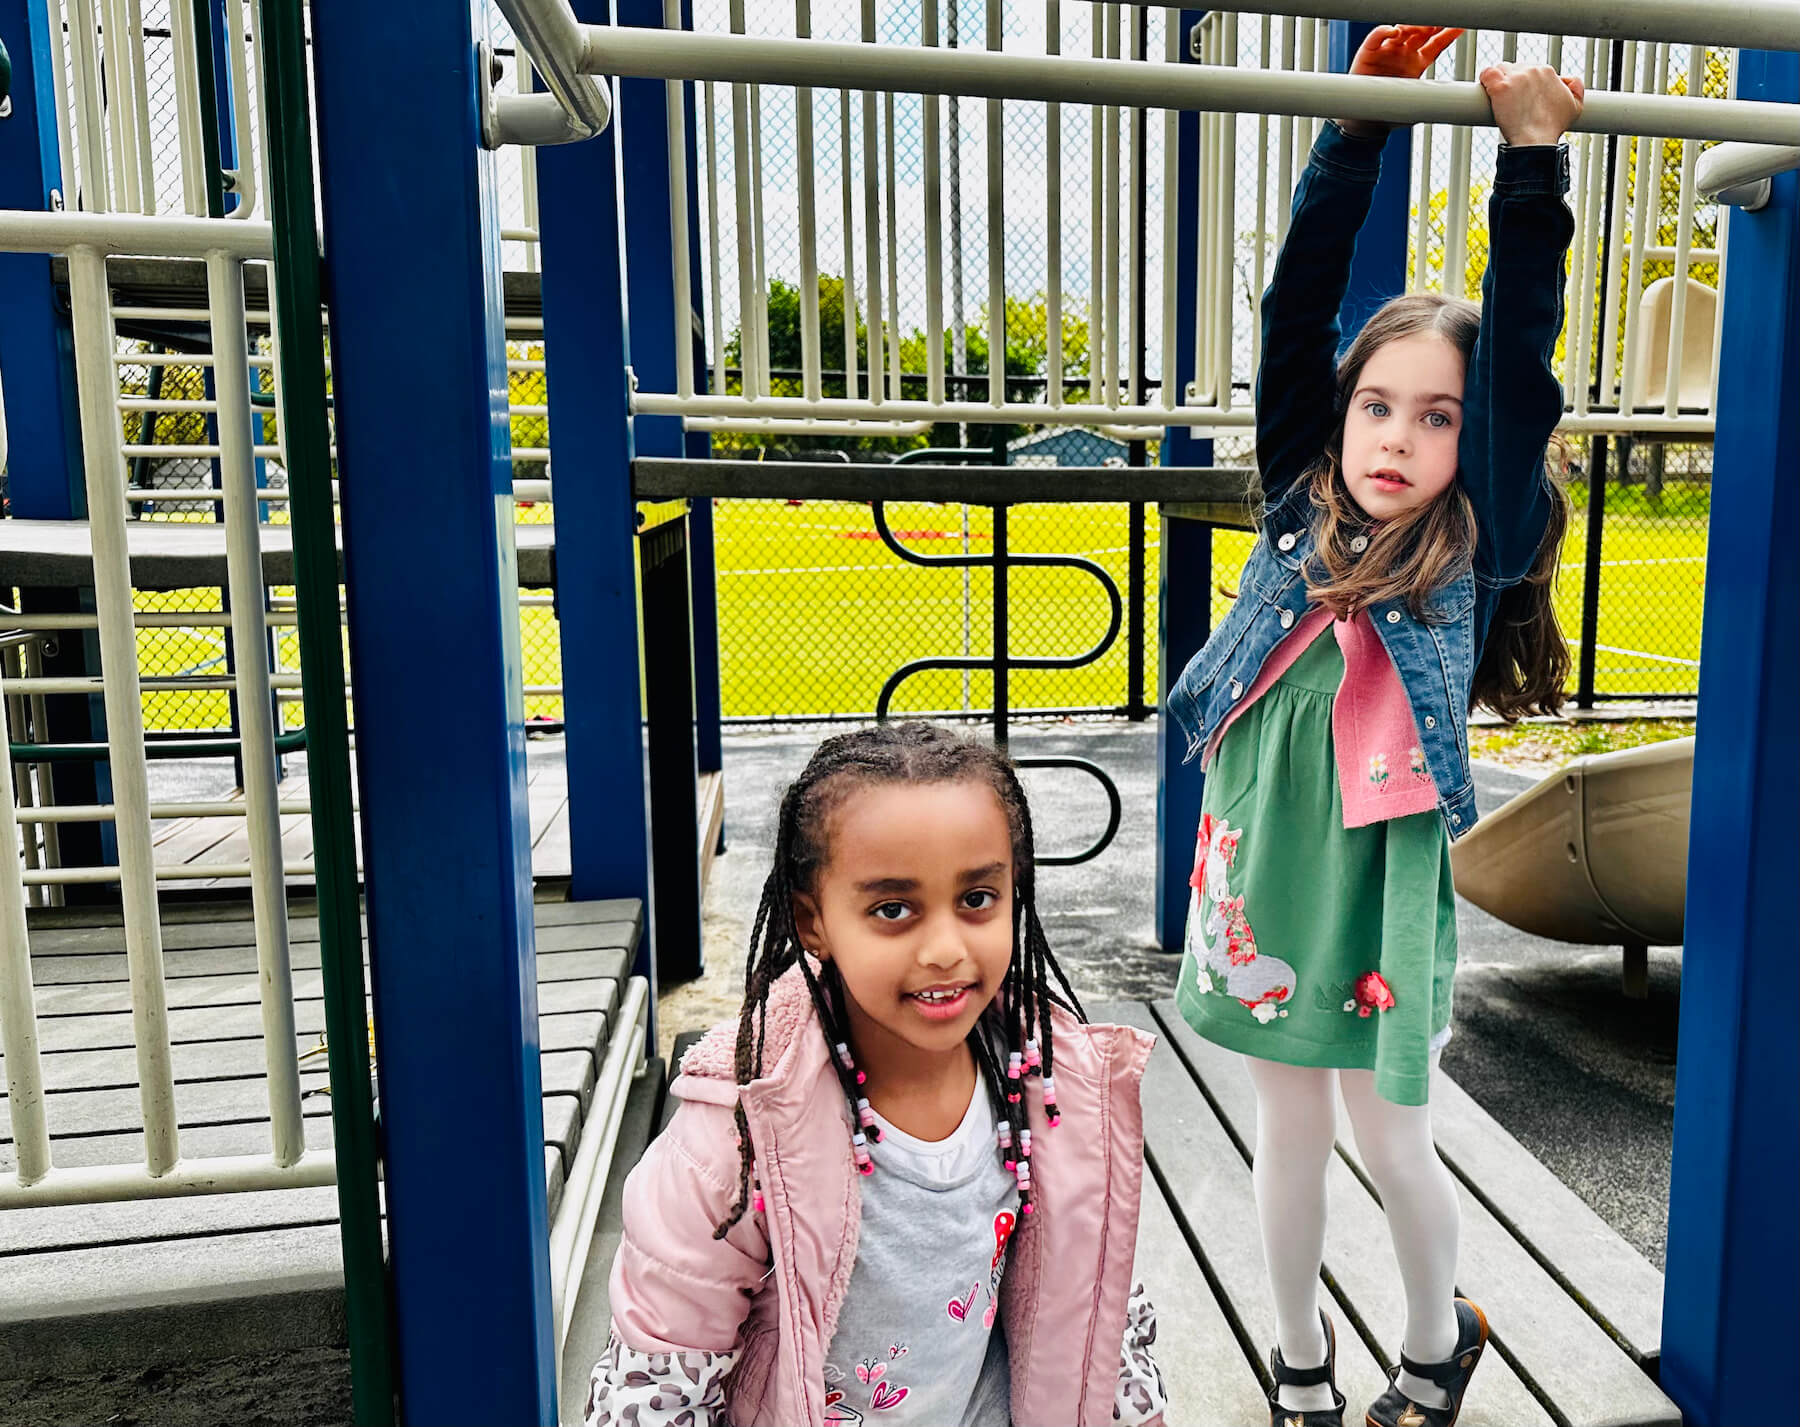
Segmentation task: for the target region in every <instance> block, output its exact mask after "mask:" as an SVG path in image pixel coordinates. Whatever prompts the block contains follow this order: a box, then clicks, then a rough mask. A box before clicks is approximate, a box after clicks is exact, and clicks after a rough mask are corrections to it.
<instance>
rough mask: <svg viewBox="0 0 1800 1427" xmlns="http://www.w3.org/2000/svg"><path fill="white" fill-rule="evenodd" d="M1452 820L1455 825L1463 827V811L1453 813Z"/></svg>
mask: <svg viewBox="0 0 1800 1427" xmlns="http://www.w3.org/2000/svg"><path fill="white" fill-rule="evenodd" d="M1450 821H1451V823H1452V824H1454V825H1455V826H1457V827H1461V826H1462V814H1461V813H1451V814H1450Z"/></svg>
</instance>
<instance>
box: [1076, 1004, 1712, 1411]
mask: <svg viewBox="0 0 1800 1427" xmlns="http://www.w3.org/2000/svg"><path fill="white" fill-rule="evenodd" d="M1095 1014H1096V1015H1097V1016H1099V1017H1101V1018H1104V1019H1109V1020H1118V1021H1124V1022H1128V1023H1130V1024H1133V1025H1137V1026H1140V1027H1141V1028H1143V1029H1144V1030H1148V1031H1152V1032H1154V1033H1155V1034H1156V1036H1157V1038H1158V1042H1157V1046H1156V1049H1155V1051H1154V1052H1153V1053H1152V1056H1151V1060H1150V1067H1149V1071H1148V1073H1147V1074H1146V1076H1145V1079H1144V1112H1145V1123H1146V1135H1145V1140H1146V1143H1145V1156H1146V1159H1147V1161H1148V1165H1149V1169H1150V1173H1149V1175H1148V1176H1146V1179H1145V1185H1144V1208H1143V1217H1142V1220H1141V1222H1140V1227H1139V1231H1138V1266H1139V1272H1140V1274H1141V1276H1142V1277H1143V1279H1144V1282H1145V1285H1146V1287H1147V1288H1148V1289H1149V1291H1150V1294H1151V1296H1152V1298H1153V1299H1154V1300H1155V1301H1156V1303H1157V1305H1158V1308H1159V1318H1160V1322H1161V1331H1160V1333H1159V1346H1160V1351H1159V1353H1158V1362H1159V1363H1160V1364H1161V1366H1162V1370H1163V1373H1164V1376H1165V1378H1166V1379H1167V1380H1168V1386H1169V1393H1170V1400H1171V1403H1172V1405H1173V1407H1174V1410H1173V1411H1172V1412H1171V1417H1170V1420H1171V1421H1185V1422H1208V1423H1210V1422H1255V1421H1259V1420H1260V1419H1261V1414H1262V1413H1263V1412H1264V1411H1265V1410H1266V1404H1265V1403H1264V1399H1263V1392H1264V1385H1263V1379H1264V1375H1265V1373H1266V1371H1267V1368H1266V1362H1265V1359H1266V1355H1267V1352H1268V1345H1269V1344H1270V1343H1271V1342H1273V1341H1274V1310H1273V1307H1272V1303H1271V1300H1270V1296H1269V1289H1268V1283H1267V1278H1266V1274H1265V1270H1264V1267H1263V1260H1262V1250H1261V1248H1260V1245H1259V1240H1258V1234H1257V1226H1256V1205H1255V1201H1254V1198H1253V1196H1252V1190H1251V1182H1250V1160H1251V1158H1252V1150H1253V1147H1254V1144H1255V1115H1256V1107H1255V1099H1254V1096H1253V1093H1252V1091H1251V1088H1250V1083H1249V1081H1248V1079H1247V1078H1246V1077H1245V1076H1244V1075H1243V1073H1242V1071H1241V1069H1240V1068H1239V1067H1238V1066H1237V1064H1236V1063H1235V1057H1233V1056H1232V1055H1231V1053H1229V1052H1227V1051H1223V1050H1221V1049H1219V1048H1218V1047H1217V1046H1214V1045H1212V1044H1211V1043H1210V1042H1208V1041H1204V1040H1202V1039H1201V1038H1200V1037H1199V1036H1196V1035H1195V1034H1194V1033H1193V1032H1192V1031H1191V1030H1189V1029H1188V1027H1187V1025H1186V1024H1185V1023H1184V1022H1183V1021H1182V1019H1181V1017H1180V1016H1179V1015H1178V1014H1177V1013H1176V1011H1175V1006H1174V1003H1173V1002H1171V1001H1161V1002H1157V1003H1155V1004H1153V1005H1146V1004H1144V1003H1142V1002H1133V1003H1128V1004H1124V1005H1112V1006H1105V1007H1101V1008H1098V1009H1096V1011H1095ZM1432 1115H1433V1123H1434V1125H1435V1127H1436V1131H1437V1141H1438V1149H1439V1151H1440V1152H1441V1153H1442V1155H1443V1156H1444V1159H1445V1160H1446V1162H1447V1163H1448V1164H1449V1166H1450V1169H1451V1171H1452V1173H1453V1174H1454V1176H1455V1178H1456V1181H1457V1189H1458V1194H1459V1196H1460V1199H1461V1203H1462V1248H1461V1256H1460V1262H1459V1273H1458V1280H1457V1288H1458V1291H1459V1292H1462V1293H1464V1294H1466V1295H1468V1296H1469V1297H1470V1298H1472V1299H1474V1300H1475V1301H1476V1302H1478V1303H1480V1304H1481V1306H1482V1308H1483V1309H1484V1310H1485V1312H1486V1313H1487V1315H1488V1320H1489V1322H1490V1323H1491V1324H1492V1326H1493V1339H1492V1343H1491V1346H1492V1347H1493V1349H1494V1351H1492V1352H1490V1353H1489V1354H1488V1358H1487V1361H1486V1362H1485V1363H1484V1364H1483V1366H1482V1369H1481V1372H1480V1374H1479V1375H1478V1376H1477V1377H1476V1379H1475V1386H1474V1389H1473V1390H1472V1392H1471V1394H1470V1396H1469V1400H1468V1403H1467V1406H1466V1408H1465V1411H1464V1414H1463V1418H1462V1421H1463V1422H1464V1423H1465V1424H1467V1427H1502V1424H1504V1427H1551V1424H1553V1423H1554V1424H1567V1427H1627V1424H1631V1427H1639V1425H1640V1424H1642V1427H1648V1424H1665V1423H1667V1424H1677V1423H1679V1422H1680V1421H1681V1415H1680V1413H1679V1412H1678V1411H1677V1410H1676V1407H1675V1405H1674V1404H1673V1403H1672V1402H1670V1401H1669V1399H1668V1398H1667V1397H1665V1396H1664V1395H1663V1393H1662V1392H1661V1391H1660V1389H1658V1387H1657V1385H1656V1383H1655V1381H1654V1380H1653V1377H1652V1373H1654V1371H1655V1364H1656V1360H1657V1358H1658V1354H1659V1351H1660V1344H1661V1338H1662V1298H1663V1283H1662V1275H1661V1274H1660V1273H1658V1272H1657V1271H1656V1269H1655V1268H1653V1267H1652V1266H1651V1265H1650V1264H1649V1263H1647V1262H1646V1261H1645V1260H1644V1259H1643V1258H1642V1257H1641V1256H1640V1255H1639V1254H1638V1253H1637V1251H1636V1250H1635V1249H1633V1248H1632V1247H1631V1246H1630V1245H1628V1244H1627V1243H1625V1241H1624V1240H1623V1239H1621V1238H1620V1237H1619V1236H1618V1235H1617V1234H1616V1233H1615V1232H1614V1231H1613V1230H1612V1229H1611V1228H1610V1227H1608V1226H1607V1225H1606V1224H1605V1223H1604V1222H1603V1221H1602V1220H1601V1219H1600V1218H1599V1216H1598V1215H1596V1214H1595V1213H1594V1212H1593V1211H1592V1210H1591V1209H1589V1208H1588V1207H1587V1205H1586V1204H1584V1203H1583V1202H1582V1201H1581V1200H1580V1199H1578V1198H1577V1197H1576V1196H1575V1195H1574V1194H1573V1193H1572V1192H1571V1191H1570V1190H1569V1189H1568V1188H1566V1187H1565V1186H1564V1185H1563V1184H1562V1182H1561V1181H1560V1180H1558V1179H1557V1178H1556V1177H1555V1176H1554V1175H1553V1174H1551V1173H1550V1171H1549V1170H1548V1169H1546V1168H1545V1167H1544V1166H1543V1165H1542V1164H1540V1163H1539V1162H1538V1161H1537V1160H1536V1159H1535V1158H1533V1157H1532V1155H1531V1154H1530V1153H1529V1152H1528V1151H1527V1150H1525V1149H1524V1148H1523V1147H1522V1146H1521V1145H1519V1143H1518V1142H1517V1141H1516V1140H1514V1139H1513V1138H1512V1136H1511V1135H1509V1134H1508V1133H1507V1132H1506V1131H1505V1130H1504V1129H1503V1128H1502V1127H1501V1126H1500V1125H1499V1124H1497V1123H1496V1122H1495V1121H1494V1120H1493V1119H1492V1118H1490V1117H1489V1116H1488V1115H1487V1113H1486V1112H1485V1111H1483V1110H1482V1109H1481V1107H1480V1106H1479V1105H1477V1104H1476V1103H1475V1102H1474V1101H1473V1100H1472V1099H1470V1098H1469V1096H1468V1095H1467V1094H1465V1093H1464V1092H1463V1091H1462V1090H1461V1089H1460V1088H1458V1086H1457V1085H1456V1084H1455V1083H1454V1082H1453V1081H1451V1080H1449V1079H1448V1078H1447V1077H1445V1076H1443V1075H1439V1076H1438V1077H1437V1078H1436V1080H1435V1082H1434V1084H1433V1086H1432ZM1330 1195H1331V1226H1330V1229H1329V1232H1328V1234H1327V1238H1326V1244H1325V1266H1324V1273H1323V1277H1324V1280H1325V1285H1326V1289H1327V1294H1326V1297H1325V1299H1324V1302H1325V1306H1326V1307H1327V1308H1328V1309H1329V1311H1330V1312H1331V1313H1332V1314H1333V1316H1334V1317H1335V1318H1336V1319H1337V1321H1338V1326H1339V1330H1340V1331H1339V1333H1338V1383H1339V1386H1340V1388H1341V1389H1342V1390H1343V1392H1344V1394H1345V1395H1346V1396H1347V1397H1348V1398H1349V1400H1350V1403H1351V1405H1352V1407H1354V1408H1358V1409H1359V1410H1360V1407H1361V1406H1362V1405H1363V1404H1366V1403H1368V1402H1370V1401H1371V1400H1373V1398H1374V1397H1375V1395H1376V1394H1377V1393H1378V1392H1379V1391H1380V1390H1381V1389H1382V1388H1383V1387H1384V1386H1385V1384H1386V1377H1385V1364H1388V1363H1392V1362H1395V1361H1397V1360H1398V1356H1399V1349H1400V1331H1401V1327H1402V1323H1403V1319H1404V1317H1405V1309H1404V1304H1403V1300H1402V1298H1401V1294H1400V1281H1399V1277H1398V1275H1397V1274H1396V1272H1395V1269H1394V1262H1393V1254H1392V1250H1391V1248H1390V1247H1389V1242H1388V1233H1387V1227H1386V1225H1385V1223H1384V1222H1383V1221H1382V1218H1381V1206H1380V1202H1379V1200H1378V1199H1377V1197H1376V1195H1375V1193H1374V1191H1373V1189H1372V1188H1371V1187H1370V1185H1369V1181H1368V1179H1367V1177H1366V1176H1365V1175H1364V1174H1363V1172H1362V1168H1361V1165H1360V1163H1359V1161H1358V1159H1357V1155H1356V1150H1355V1146H1354V1145H1353V1144H1352V1143H1351V1142H1350V1140H1349V1138H1348V1136H1346V1137H1345V1138H1344V1139H1342V1140H1340V1141H1339V1144H1338V1157H1337V1159H1336V1160H1335V1161H1334V1162H1333V1163H1332V1166H1331V1175H1330ZM1175 1345H1180V1350H1179V1351H1177V1350H1176V1347H1175Z"/></svg>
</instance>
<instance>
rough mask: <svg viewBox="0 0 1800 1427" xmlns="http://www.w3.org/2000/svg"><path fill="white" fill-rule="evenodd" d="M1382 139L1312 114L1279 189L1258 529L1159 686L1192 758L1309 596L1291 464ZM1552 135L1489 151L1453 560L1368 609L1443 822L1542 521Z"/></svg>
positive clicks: (1303, 436) (1561, 206)
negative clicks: (1467, 528)
mask: <svg viewBox="0 0 1800 1427" xmlns="http://www.w3.org/2000/svg"><path fill="white" fill-rule="evenodd" d="M1381 146H1382V145H1381V141H1379V140H1370V139H1360V138H1356V137H1353V136H1351V135H1348V134H1346V133H1344V132H1343V131H1342V130H1341V129H1339V128H1338V127H1337V125H1336V124H1332V123H1327V124H1325V125H1324V126H1323V128H1322V129H1321V130H1320V133H1319V137H1318V140H1317V142H1316V143H1314V145H1313V150H1312V159H1311V162H1310V163H1309V164H1308V165H1307V168H1306V172H1305V173H1304V174H1303V175H1302V176H1301V179H1300V184H1299V187H1298V188H1297V189H1296V190H1295V192H1294V205H1293V212H1292V216H1291V219H1290V222H1289V226H1288V234H1287V240H1286V242H1284V243H1283V245H1282V248H1281V254H1280V256H1279V258H1278V259H1277V260H1276V264H1275V275H1274V278H1273V280H1272V281H1271V282H1270V284H1269V289H1268V291H1267V292H1266V293H1265V294H1264V295H1263V308H1262V323H1263V340H1262V352H1263V359H1262V366H1261V368H1260V369H1259V371H1258V372H1257V379H1256V457H1257V464H1258V466H1259V467H1260V469H1261V473H1262V488H1263V500H1264V506H1263V511H1262V519H1261V532H1260V534H1259V536H1258V538H1257V542H1256V546H1255V548H1254V549H1253V550H1252V552H1251V555H1250V559H1249V561H1248V563H1247V564H1246V565H1245V566H1244V573H1243V576H1242V578H1241V580H1240V582H1239V586H1238V598H1237V602H1236V604H1234V605H1233V606H1232V609H1231V612H1230V614H1228V615H1227V616H1226V617H1225V619H1224V620H1223V621H1222V622H1221V623H1220V625H1219V627H1218V628H1217V629H1216V630H1215V631H1214V632H1213V635H1212V638H1210V639H1209V640H1207V642H1206V647H1205V648H1203V649H1202V650H1201V651H1200V652H1199V653H1198V654H1196V655H1195V656H1194V657H1193V659H1192V660H1190V661H1189V663H1188V666H1187V668H1186V669H1185V670H1183V671H1182V675H1181V678H1180V679H1179V680H1178V681H1177V682H1176V685H1175V687H1174V689H1173V690H1172V691H1171V692H1170V694H1169V696H1168V700H1167V707H1168V711H1169V713H1170V714H1171V715H1172V716H1173V718H1174V719H1175V722H1176V724H1177V725H1178V726H1179V727H1180V729H1181V731H1182V734H1183V736H1184V738H1185V739H1186V743H1187V751H1186V755H1185V758H1184V760H1183V761H1184V762H1185V761H1188V760H1191V759H1193V758H1195V757H1197V756H1198V755H1199V754H1200V752H1201V751H1202V749H1204V748H1205V746H1206V742H1207V740H1208V739H1209V738H1211V737H1212V735H1213V734H1214V733H1215V732H1217V730H1218V728H1219V726H1220V725H1221V724H1222V723H1223V722H1224V721H1225V719H1226V717H1227V715H1229V714H1230V712H1231V710H1232V708H1233V707H1234V706H1235V705H1236V703H1237V701H1238V700H1239V699H1241V698H1242V697H1243V696H1244V694H1245V692H1246V691H1247V690H1248V689H1249V688H1250V685H1251V684H1252V683H1253V682H1254V680H1255V679H1256V676H1257V673H1258V671H1259V670H1260V669H1261V668H1262V666H1263V661H1264V660H1266V659H1267V658H1268V657H1269V655H1270V653H1271V652H1273V650H1274V649H1275V647H1276V646H1277V645H1278V644H1280V643H1281V641H1282V639H1283V638H1285V637H1286V635H1287V633H1288V631H1289V630H1291V629H1293V628H1294V626H1295V625H1296V624H1298V623H1299V621H1300V618H1301V616H1302V615H1304V614H1305V613H1306V612H1307V611H1308V610H1309V609H1311V608H1313V607H1314V605H1313V604H1312V603H1311V602H1309V601H1308V599H1307V595H1306V583H1307V582H1306V577H1305V574H1304V570H1305V567H1306V564H1307V561H1308V560H1309V559H1310V557H1311V556H1312V554H1313V548H1314V545H1313V531H1312V526H1311V515H1312V506H1311V502H1310V500H1309V498H1308V495H1307V489H1306V483H1305V482H1304V480H1303V479H1302V477H1303V476H1304V475H1305V474H1306V472H1307V470H1308V469H1309V468H1310V467H1311V465H1312V463H1313V462H1314V461H1315V460H1316V459H1317V458H1318V456H1319V454H1320V453H1321V452H1322V451H1323V450H1324V449H1325V444H1326V442H1327V441H1328V440H1329V439H1330V437H1331V434H1332V432H1333V430H1334V427H1335V425H1336V422H1337V421H1338V419H1339V416H1340V413H1339V412H1338V411H1337V409H1336V406H1337V403H1336V391H1337V370H1336V367H1337V349H1338V343H1339V339H1340V336H1341V333H1340V329H1339V326H1338V309H1339V306H1340V305H1341V304H1342V302H1343V298H1344V292H1345V289H1346V288H1347V287H1348V285H1349V281H1350V262H1351V258H1352V256H1353V255H1354V253H1355V251H1356V234H1357V231H1358V230H1359V229H1360V228H1361V227H1362V223H1363V220H1364V219H1365V218H1366V217H1367V216H1368V212H1369V205H1370V200H1371V196H1372V195H1373V194H1374V191H1375V181H1376V179H1377V177H1378V176H1379V175H1380V172H1381ZM1568 175H1569V165H1568V150H1567V149H1566V148H1564V147H1560V146H1559V147H1555V148H1552V147H1549V146H1542V147H1531V148H1511V147H1505V146H1503V147H1502V148H1501V150H1500V157H1499V165H1498V169H1497V171H1496V174H1495V179H1494V188H1493V193H1492V196H1491V197H1490V199H1489V202H1488V243H1489V246H1488V266H1487V272H1486V274H1485V275H1484V276H1483V278H1482V283H1481V291H1482V317H1481V331H1480V335H1479V336H1478V337H1477V339H1476V343H1475V351H1474V354H1473V355H1472V357H1471V358H1470V361H1469V369H1468V374H1467V377H1466V379H1465V381H1464V387H1463V427H1462V432H1461V435H1460V439H1459V444H1458V465H1457V477H1456V478H1457V479H1458V480H1459V481H1461V482H1462V485H1463V489H1464V491H1466V492H1467V493H1468V496H1469V501H1470V504H1471V505H1472V506H1473V507H1474V511H1475V522H1476V545H1475V549H1474V551H1473V554H1472V559H1471V562H1470V565H1469V566H1468V567H1467V568H1466V569H1465V570H1464V571H1463V572H1462V573H1461V574H1459V575H1457V576H1455V577H1454V578H1452V579H1451V580H1450V581H1449V582H1448V583H1446V584H1444V585H1442V586H1440V587H1439V588H1438V589H1437V590H1435V591H1433V592H1432V594H1431V596H1430V597H1429V599H1428V600H1426V601H1425V602H1424V605H1425V615H1426V617H1425V618H1424V619H1419V618H1416V617H1415V616H1414V615H1413V613H1412V611H1411V610H1410V609H1409V608H1408V607H1407V605H1406V603H1405V602H1404V601H1399V602H1384V603H1380V604H1376V605H1373V606H1371V607H1370V609H1369V617H1370V619H1371V620H1372V621H1373V622H1374V625H1375V629H1376V631H1377V633H1378V634H1379V635H1380V637H1381V642H1382V644H1383V646H1384V647H1385V648H1386V649H1387V652H1388V657H1389V658H1391V659H1392V660H1393V661H1394V668H1395V670H1396V671H1397V672H1398V673H1399V676H1400V681H1401V683H1402V685H1404V687H1405V689H1406V694H1407V701H1408V702H1409V703H1410V704H1411V706H1412V715H1413V723H1414V726H1415V727H1416V728H1417V730H1418V733H1419V742H1420V746H1421V747H1422V748H1423V749H1424V752H1425V764H1426V767H1427V769H1428V770H1429V772H1430V774H1431V778H1432V782H1433V783H1434V784H1436V786H1437V789H1438V806H1439V808H1440V810H1441V811H1442V813H1443V816H1444V821H1445V824H1446V827H1447V830H1448V832H1449V834H1450V836H1451V837H1452V838H1456V837H1460V836H1461V835H1462V834H1463V833H1465V832H1467V831H1468V830H1469V829H1470V828H1471V827H1473V826H1474V825H1475V820H1476V812H1475V788H1474V783H1473V781H1472V778H1471V774H1470V769H1469V738H1468V711H1469V695H1470V688H1471V685H1472V684H1473V682H1474V677H1475V669H1476V666H1477V664H1478V663H1479V662H1480V656H1481V651H1482V648H1483V646H1484V645H1485V643H1486V640H1487V634H1488V627H1489V625H1490V623H1491V622H1492V620H1493V617H1494V609H1495V606H1496V604H1497V603H1498V601H1499V598H1500V594H1501V591H1502V590H1504V589H1505V588H1506V587H1507V586H1508V585H1511V584H1515V583H1517V582H1518V581H1519V580H1521V579H1523V578H1524V577H1525V575H1526V574H1527V573H1528V572H1529V571H1530V569H1531V566H1532V563H1533V561H1534V560H1535V558H1536V555H1537V550H1538V546H1539V543H1540V542H1541V541H1542V539H1543V535H1544V531H1545V529H1546V528H1547V525H1548V521H1549V512H1550V505H1549V496H1548V494H1547V492H1546V491H1545V488H1544V479H1543V462H1544V448H1545V445H1546V444H1547V443H1548V441H1549V439H1550V437H1551V435H1552V434H1553V433H1554V432H1555V430H1556V426H1557V423H1558V422H1559V421H1561V419H1562V414H1563V398H1562V383H1561V382H1559V381H1558V380H1557V379H1556V376H1555V374H1554V373H1553V372H1552V371H1551V369H1550V359H1551V354H1552V352H1553V351H1554V349H1555V345H1556V338H1557V334H1558V333H1559V332H1561V330H1562V317H1563V282H1564V258H1565V255H1566V253H1567V250H1568V246H1569V240H1570V238H1571V237H1572V236H1573V234H1574V229H1575V222H1574V218H1573V216H1572V215H1571V214H1570V212H1569V208H1568V205H1567V204H1566V203H1564V202H1563V200H1562V195H1563V194H1564V193H1566V192H1567V191H1568V186H1569V176H1568Z"/></svg>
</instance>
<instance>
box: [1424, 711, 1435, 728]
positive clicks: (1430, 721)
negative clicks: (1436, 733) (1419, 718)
mask: <svg viewBox="0 0 1800 1427" xmlns="http://www.w3.org/2000/svg"><path fill="white" fill-rule="evenodd" d="M1425 727H1427V728H1436V727H1437V715H1435V714H1426V715H1425Z"/></svg>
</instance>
